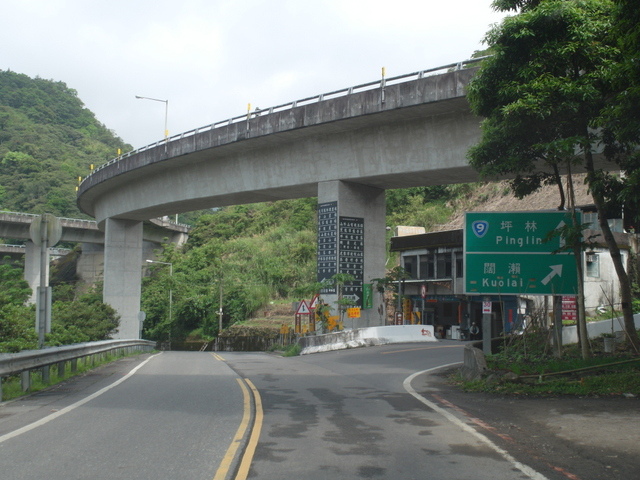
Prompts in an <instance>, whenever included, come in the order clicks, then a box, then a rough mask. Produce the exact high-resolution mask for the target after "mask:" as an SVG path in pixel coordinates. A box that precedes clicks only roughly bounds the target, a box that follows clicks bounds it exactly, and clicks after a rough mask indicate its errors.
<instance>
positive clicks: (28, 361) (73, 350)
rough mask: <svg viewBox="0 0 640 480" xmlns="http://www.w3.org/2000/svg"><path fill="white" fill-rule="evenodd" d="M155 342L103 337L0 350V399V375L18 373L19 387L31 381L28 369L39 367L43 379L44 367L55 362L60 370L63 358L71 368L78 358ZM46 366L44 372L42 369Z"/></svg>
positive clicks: (150, 345)
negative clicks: (12, 350)
mask: <svg viewBox="0 0 640 480" xmlns="http://www.w3.org/2000/svg"><path fill="white" fill-rule="evenodd" d="M155 346H156V342H153V341H151V340H103V341H100V342H88V343H78V344H75V345H65V346H62V347H51V348H45V349H42V350H25V351H22V352H18V353H0V401H2V378H4V377H8V376H12V375H21V379H22V390H23V391H27V390H28V389H29V387H30V385H31V372H32V371H34V370H39V369H43V380H45V381H47V380H48V378H47V379H45V377H48V368H47V367H50V366H51V365H56V364H57V365H58V376H61V375H63V374H64V371H65V366H66V363H67V362H71V371H75V370H76V367H77V360H78V359H79V358H86V357H91V356H94V355H101V354H105V353H108V352H112V351H114V350H115V351H117V352H118V353H120V354H124V353H133V352H136V351H143V352H144V351H147V352H148V351H151V350H153V349H154V348H155ZM45 370H46V373H45Z"/></svg>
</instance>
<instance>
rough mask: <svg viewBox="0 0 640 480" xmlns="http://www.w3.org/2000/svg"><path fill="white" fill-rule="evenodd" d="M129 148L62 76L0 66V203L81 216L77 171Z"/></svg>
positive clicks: (83, 171)
mask: <svg viewBox="0 0 640 480" xmlns="http://www.w3.org/2000/svg"><path fill="white" fill-rule="evenodd" d="M118 148H122V149H124V150H129V149H130V146H129V145H126V144H125V143H124V142H123V141H122V140H121V139H120V138H118V137H116V136H115V135H114V134H113V133H112V132H111V131H109V130H108V129H107V127H105V126H104V125H102V124H101V123H100V122H99V121H98V120H97V119H96V118H95V115H94V114H93V113H92V112H91V111H89V110H88V109H87V108H85V107H84V104H83V103H82V101H81V100H80V99H79V98H78V95H77V93H76V91H75V90H73V89H71V88H69V87H67V85H66V84H65V83H63V82H56V81H52V80H44V79H42V78H35V79H33V78H30V77H28V76H27V75H23V74H20V73H15V72H12V71H3V70H0V209H2V210H10V211H19V212H28V213H51V214H54V215H56V216H61V217H74V218H76V217H83V215H82V214H81V213H80V211H79V210H78V208H77V207H76V200H75V197H76V192H75V187H76V186H77V184H78V177H80V176H82V177H84V176H86V175H87V173H88V172H89V168H90V165H92V164H94V165H96V164H98V165H99V164H101V163H104V162H105V161H106V160H108V159H110V158H113V157H114V156H115V155H116V152H117V149H118Z"/></svg>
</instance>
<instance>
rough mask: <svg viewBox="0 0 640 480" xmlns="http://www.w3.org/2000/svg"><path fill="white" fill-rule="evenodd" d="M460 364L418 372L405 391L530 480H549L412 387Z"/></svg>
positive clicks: (409, 381)
mask: <svg viewBox="0 0 640 480" xmlns="http://www.w3.org/2000/svg"><path fill="white" fill-rule="evenodd" d="M458 364H459V362H456V363H449V364H447V365H441V366H439V367H435V368H430V369H428V370H422V371H421V372H416V373H414V374H413V375H410V376H409V377H407V378H406V379H405V380H404V382H403V385H404V389H405V390H406V391H407V392H409V393H410V394H411V395H413V396H414V397H415V398H416V399H418V400H419V401H420V402H422V403H423V404H425V405H426V406H427V407H429V408H431V409H432V410H434V411H435V412H437V413H439V414H440V415H442V416H443V417H444V418H446V419H447V420H449V421H450V422H451V423H453V424H454V425H457V426H458V427H460V428H461V429H462V430H464V431H465V432H469V433H470V434H471V435H473V436H475V437H476V438H477V439H478V440H480V441H481V442H483V443H485V444H486V445H488V446H489V447H490V448H492V449H493V450H495V451H496V452H497V453H498V454H500V455H501V456H502V457H503V458H504V459H505V460H507V461H508V462H510V463H511V464H512V465H513V466H514V467H515V468H517V469H518V470H520V471H521V472H522V473H524V474H525V475H527V476H528V477H529V478H531V479H533V480H549V479H548V478H547V477H545V476H544V475H542V474H541V473H540V472H538V471H536V470H534V469H533V468H531V467H528V466H527V465H525V464H523V463H520V462H518V461H517V460H516V459H515V458H513V457H512V456H511V455H509V453H508V452H507V451H506V450H503V449H502V448H500V447H499V446H498V445H496V444H495V443H493V442H492V441H491V440H489V438H487V437H486V436H485V435H483V434H482V433H480V432H478V431H477V430H476V429H475V428H473V427H472V426H471V425H468V424H467V423H465V422H463V421H462V420H460V419H459V418H458V417H456V416H455V415H453V414H452V413H451V412H449V411H448V410H445V409H444V408H442V407H440V406H439V405H437V404H436V403H434V402H432V401H430V400H427V399H426V398H424V397H423V396H422V395H420V394H419V393H418V392H416V391H415V390H414V389H413V387H412V386H411V382H412V381H413V379H414V378H416V377H417V376H418V375H422V374H423V373H430V372H432V371H434V370H440V369H441V368H446V367H451V366H453V365H458Z"/></svg>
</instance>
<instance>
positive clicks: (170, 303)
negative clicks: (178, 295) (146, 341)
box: [147, 260, 173, 350]
mask: <svg viewBox="0 0 640 480" xmlns="http://www.w3.org/2000/svg"><path fill="white" fill-rule="evenodd" d="M147 263H160V264H162V265H169V277H171V284H170V285H169V350H171V310H172V306H173V289H172V285H173V263H170V262H160V261H158V260H147Z"/></svg>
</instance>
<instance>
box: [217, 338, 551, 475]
mask: <svg viewBox="0 0 640 480" xmlns="http://www.w3.org/2000/svg"><path fill="white" fill-rule="evenodd" d="M462 348H463V345H461V344H460V342H438V343H428V344H405V345H387V346H382V347H374V348H361V349H351V350H345V351H339V352H331V353H325V354H314V355H307V356H302V357H296V358H293V359H291V358H281V357H277V356H273V355H268V354H246V353H222V354H221V355H222V357H223V358H224V359H225V360H226V361H227V362H228V364H229V365H230V366H232V367H233V368H234V369H235V370H236V371H238V372H239V373H241V374H242V376H245V377H248V378H251V379H252V381H253V383H254V384H255V385H256V387H257V388H258V390H259V392H260V396H261V398H262V403H263V408H264V425H263V426H262V433H261V436H260V442H259V444H258V446H257V449H256V452H255V456H254V458H253V462H252V464H251V469H250V472H249V476H248V478H256V479H282V480H286V479H297V480H298V479H301V478H304V479H305V480H320V479H323V480H324V479H347V478H348V479H361V478H372V479H393V480H410V479H430V480H445V479H446V480H454V479H474V480H483V479H487V480H489V479H491V480H495V479H501V480H511V479H514V480H515V479H527V478H534V479H542V478H545V477H544V476H542V475H540V474H538V473H537V472H535V471H533V470H531V469H529V468H528V467H527V466H526V465H523V464H520V463H518V462H517V461H515V460H510V459H509V458H508V455H507V456H506V457H505V456H504V455H502V454H501V453H500V452H499V451H498V450H496V448H494V446H492V444H490V443H487V442H486V441H484V440H483V438H481V437H478V436H477V435H475V434H474V433H473V432H472V429H471V428H469V427H465V426H464V425H463V424H462V423H459V422H458V423H456V422H454V421H452V420H451V419H449V418H447V417H446V416H443V415H442V413H441V412H439V411H434V410H433V409H431V408H430V407H429V406H428V405H425V404H424V403H423V402H421V401H420V400H419V399H418V398H415V397H414V396H412V395H410V394H409V393H408V392H407V389H406V382H405V380H406V379H407V378H408V377H409V376H410V375H412V374H414V373H415V372H418V371H423V370H427V369H431V368H434V367H437V366H440V365H444V364H450V363H454V362H459V361H460V360H461V359H462Z"/></svg>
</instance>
